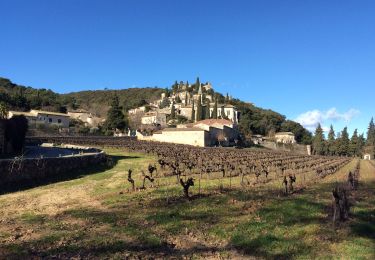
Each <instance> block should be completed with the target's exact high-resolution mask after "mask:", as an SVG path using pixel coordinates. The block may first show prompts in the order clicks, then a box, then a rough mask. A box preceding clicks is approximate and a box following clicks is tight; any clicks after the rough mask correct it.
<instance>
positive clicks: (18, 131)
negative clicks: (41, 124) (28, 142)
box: [5, 115, 29, 153]
mask: <svg viewBox="0 0 375 260" xmlns="http://www.w3.org/2000/svg"><path fill="white" fill-rule="evenodd" d="M28 128H29V124H28V121H27V119H26V117H25V116H24V115H19V116H13V117H12V118H11V119H9V120H7V123H6V129H5V139H6V140H8V141H9V142H10V143H11V145H12V147H13V150H14V151H15V152H16V153H21V152H22V150H23V147H24V143H25V137H26V133H27V130H28Z"/></svg>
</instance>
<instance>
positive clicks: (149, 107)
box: [6, 78, 296, 148]
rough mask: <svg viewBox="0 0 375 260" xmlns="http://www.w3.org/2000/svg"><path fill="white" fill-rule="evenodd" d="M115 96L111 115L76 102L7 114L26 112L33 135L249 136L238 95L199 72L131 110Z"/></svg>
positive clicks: (286, 140) (212, 140) (223, 142)
mask: <svg viewBox="0 0 375 260" xmlns="http://www.w3.org/2000/svg"><path fill="white" fill-rule="evenodd" d="M38 93H39V92H38ZM38 95H39V94H38ZM111 98H113V101H112V103H111V104H110V107H109V108H108V114H107V117H106V118H104V117H103V116H100V115H98V114H96V113H94V112H93V110H92V109H91V111H90V110H89V109H85V108H84V107H75V105H71V106H66V107H68V109H67V110H66V111H62V112H56V111H54V112H51V111H46V110H42V109H31V110H29V111H15V110H10V111H7V116H6V117H7V118H9V119H10V118H12V117H14V116H19V115H23V116H25V117H26V119H27V120H28V124H29V135H34V136H35V135H45V134H48V133H49V132H51V131H52V132H53V133H52V134H56V133H58V134H60V135H97V134H100V133H103V131H102V130H101V129H111V131H107V132H106V133H105V134H107V135H113V136H116V137H122V136H131V137H136V138H137V139H139V140H146V141H157V142H168V143H176V144H187V145H193V146H200V147H209V146H237V145H238V144H240V143H243V142H244V136H243V133H241V131H240V129H239V123H240V122H241V112H240V111H239V110H238V109H237V107H236V106H235V105H234V104H236V103H235V102H233V98H232V97H231V96H230V95H228V94H226V95H225V96H223V95H221V94H220V93H217V92H215V90H214V88H213V86H212V84H211V83H210V82H206V83H201V82H200V80H199V78H197V80H196V82H195V83H194V84H189V83H188V82H183V81H180V82H179V83H178V82H177V81H176V82H175V83H174V84H173V85H172V86H171V88H166V89H164V90H163V91H161V92H160V96H159V98H153V99H150V100H143V101H142V104H141V105H135V106H133V107H131V108H130V109H128V110H127V111H124V109H123V108H122V106H121V105H122V104H121V105H120V101H119V98H118V96H117V94H116V93H114V96H113V97H111ZM107 102H108V101H107ZM113 121H114V122H113ZM118 122H120V123H118ZM247 139H249V137H248V136H247ZM247 141H251V142H252V143H253V144H256V145H265V146H267V145H268V146H269V147H270V148H274V147H275V144H277V143H283V144H295V143H296V138H295V135H294V134H293V133H292V132H274V133H273V134H272V136H263V135H259V134H254V135H252V136H250V140H247Z"/></svg>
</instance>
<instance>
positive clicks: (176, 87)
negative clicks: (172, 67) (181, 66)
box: [172, 80, 179, 93]
mask: <svg viewBox="0 0 375 260" xmlns="http://www.w3.org/2000/svg"><path fill="white" fill-rule="evenodd" d="M178 86H179V85H178V83H177V80H176V81H175V82H174V84H173V85H172V91H173V92H174V93H176V92H177V91H178Z"/></svg>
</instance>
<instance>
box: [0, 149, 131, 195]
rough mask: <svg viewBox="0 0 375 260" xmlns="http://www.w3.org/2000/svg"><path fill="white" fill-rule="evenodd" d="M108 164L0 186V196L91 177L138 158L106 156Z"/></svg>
mask: <svg viewBox="0 0 375 260" xmlns="http://www.w3.org/2000/svg"><path fill="white" fill-rule="evenodd" d="M107 158H108V161H107V162H108V163H102V164H98V165H92V166H89V167H86V168H84V169H78V170H75V171H68V172H66V173H65V174H64V175H59V176H56V175H52V176H45V178H41V179H34V180H25V181H19V182H15V183H8V184H3V185H0V195H2V194H6V193H11V192H16V191H23V190H27V189H31V188H35V187H40V186H45V185H49V184H52V183H57V182H61V181H69V180H74V179H79V178H82V177H84V176H87V175H92V174H96V173H100V172H104V171H107V170H109V169H112V168H113V167H115V166H116V165H117V163H118V162H119V161H120V160H125V159H134V158H138V157H136V156H111V155H107Z"/></svg>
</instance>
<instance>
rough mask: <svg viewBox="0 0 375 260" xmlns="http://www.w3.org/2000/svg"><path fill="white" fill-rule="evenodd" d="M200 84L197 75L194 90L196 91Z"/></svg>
mask: <svg viewBox="0 0 375 260" xmlns="http://www.w3.org/2000/svg"><path fill="white" fill-rule="evenodd" d="M200 85H201V83H200V81H199V77H197V81H196V82H195V91H196V92H198V90H199V87H200Z"/></svg>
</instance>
